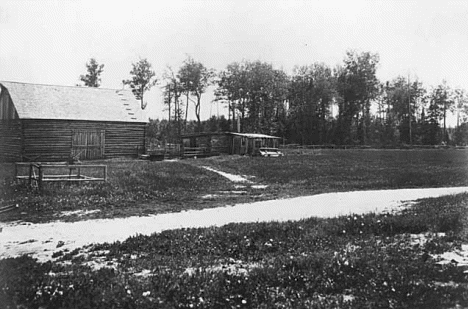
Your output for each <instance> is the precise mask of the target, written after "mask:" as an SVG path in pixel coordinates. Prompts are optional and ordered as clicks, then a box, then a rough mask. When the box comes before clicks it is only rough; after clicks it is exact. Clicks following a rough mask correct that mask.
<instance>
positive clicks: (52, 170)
mask: <svg viewBox="0 0 468 309" xmlns="http://www.w3.org/2000/svg"><path fill="white" fill-rule="evenodd" d="M25 172H26V173H25ZM15 178H16V179H17V180H27V181H28V184H29V186H30V187H32V188H37V189H39V190H42V187H43V183H44V182H51V183H54V182H83V181H107V165H101V164H99V165H97V164H86V165H81V164H77V165H73V164H47V163H16V164H15Z"/></svg>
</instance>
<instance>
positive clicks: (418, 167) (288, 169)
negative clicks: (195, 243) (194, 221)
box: [0, 150, 468, 222]
mask: <svg viewBox="0 0 468 309" xmlns="http://www.w3.org/2000/svg"><path fill="white" fill-rule="evenodd" d="M467 161H468V151H464V150H424V151H423V150H405V151H385V150H378V151H368V150H366V151H364V150H323V151H322V152H321V153H320V154H315V155H314V154H310V153H309V154H289V155H287V156H285V157H283V158H250V157H238V156H223V157H213V158H209V159H202V160H185V161H180V162H147V161H130V162H120V161H108V162H105V164H107V165H108V171H109V172H108V176H109V181H108V182H107V183H97V184H96V183H94V184H88V185H71V186H70V185H61V186H59V185H55V186H47V187H46V189H45V190H44V192H43V193H42V194H38V193H35V192H31V191H29V190H28V189H27V188H25V187H24V186H19V185H15V184H13V183H12V182H11V178H12V172H13V166H12V165H3V166H0V168H1V170H2V171H3V172H4V174H3V175H6V176H7V177H6V178H4V177H0V178H4V179H6V180H4V181H1V182H0V192H1V194H0V204H16V203H17V204H19V205H20V209H19V210H18V211H16V212H15V211H13V212H11V213H8V214H6V215H3V217H0V220H3V221H5V220H17V219H22V220H29V221H36V222H37V221H48V220H51V219H56V217H54V215H56V214H58V213H60V212H61V211H68V210H93V209H100V210H101V212H99V213H93V214H92V215H89V216H84V217H77V216H75V217H68V218H67V220H80V219H85V218H89V217H116V216H131V215H140V214H154V213H162V212H171V211H180V210H184V209H201V208H207V207H214V206H222V205H232V204H234V203H242V202H249V201H256V200H266V199H274V198H279V197H287V196H300V195H311V194H316V193H321V192H335V191H349V190H369V189H388V188H411V187H441V186H461V185H468V164H466V162H467ZM200 165H208V166H212V167H215V168H217V169H220V170H223V171H226V172H232V173H235V174H242V175H252V176H255V178H254V180H255V182H256V183H260V184H268V185H269V187H268V188H267V189H265V190H255V189H252V188H249V187H247V188H245V189H242V190H245V191H246V194H240V195H236V194H225V193H223V194H218V195H217V196H215V197H213V198H211V199H204V198H202V197H203V196H204V195H208V194H217V193H219V192H220V191H224V192H226V191H230V190H237V189H234V184H232V183H230V182H229V181H228V180H227V179H225V178H223V177H221V176H219V175H217V174H215V173H212V172H209V171H206V170H204V169H200V168H199V167H197V166H200ZM8 177H9V178H8ZM9 179H10V180H9ZM0 180H1V179H0Z"/></svg>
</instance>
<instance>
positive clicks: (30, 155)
mask: <svg viewBox="0 0 468 309" xmlns="http://www.w3.org/2000/svg"><path fill="white" fill-rule="evenodd" d="M78 130H79V131H86V130H91V131H98V130H104V132H105V145H104V158H115V157H126V156H136V155H137V153H138V151H141V150H142V149H144V147H145V123H127V122H99V121H79V120H43V119H23V120H21V125H20V127H11V129H10V131H8V132H9V136H11V138H10V139H11V141H12V145H11V146H9V147H10V148H11V149H10V148H8V149H6V154H8V157H12V155H14V154H15V152H14V151H18V149H20V153H21V155H20V157H22V159H23V160H32V161H64V160H68V159H69V157H70V155H71V153H72V136H73V132H74V131H78ZM18 132H19V133H18ZM13 141H14V142H13ZM13 144H14V145H13ZM18 144H19V145H18ZM3 148H5V147H3ZM0 149H1V148H0ZM1 151H2V153H3V152H4V151H3V150H1ZM15 160H17V159H15Z"/></svg>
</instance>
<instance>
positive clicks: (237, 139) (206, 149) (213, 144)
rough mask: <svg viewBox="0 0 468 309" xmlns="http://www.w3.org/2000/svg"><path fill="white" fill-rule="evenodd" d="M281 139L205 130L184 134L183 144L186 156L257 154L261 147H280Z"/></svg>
mask: <svg viewBox="0 0 468 309" xmlns="http://www.w3.org/2000/svg"><path fill="white" fill-rule="evenodd" d="M279 140H280V138H279V137H276V136H271V135H266V134H258V133H235V132H222V133H218V132H216V133H206V132H205V133H195V134H186V135H183V136H182V146H183V151H184V154H185V156H187V154H189V155H188V156H190V155H195V154H205V155H215V154H220V153H224V154H239V155H255V154H256V153H257V152H258V150H259V149H260V148H264V147H267V148H278V146H279ZM187 150H188V151H187Z"/></svg>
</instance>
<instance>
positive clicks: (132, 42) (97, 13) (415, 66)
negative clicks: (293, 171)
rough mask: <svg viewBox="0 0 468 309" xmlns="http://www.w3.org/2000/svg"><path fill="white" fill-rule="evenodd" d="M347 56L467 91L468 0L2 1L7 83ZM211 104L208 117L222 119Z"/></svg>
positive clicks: (154, 110) (156, 111)
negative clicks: (91, 72) (374, 57)
mask: <svg viewBox="0 0 468 309" xmlns="http://www.w3.org/2000/svg"><path fill="white" fill-rule="evenodd" d="M347 49H356V50H358V51H370V52H377V53H379V54H380V66H379V69H378V76H379V78H380V79H381V80H382V81H385V80H389V79H392V78H394V77H396V76H397V75H403V76H408V74H410V76H411V78H412V79H413V78H416V77H418V78H419V80H421V81H422V82H423V83H424V84H425V85H426V86H436V85H437V84H439V83H441V82H442V80H443V79H445V80H447V82H448V84H449V85H451V86H453V87H462V88H465V89H468V81H467V77H468V1H397V0H394V1H390V0H387V1H356V0H353V1H330V0H328V1H311V0H309V1H306V0H303V1H272V0H270V1H260V0H257V1H254V0H243V1H242V0H241V1H239V0H237V1H236V0H223V1H221V0H219V1H177V0H170V1H135V0H133V1H128V0H127V1H112V2H111V1H97V0H95V1H71V0H70V1H24V0H19V1H8V0H7V1H5V0H2V1H0V80H7V81H19V82H30V83H41V84H57V85H75V84H77V83H79V82H80V81H79V75H80V74H84V73H85V71H86V68H85V63H86V62H87V61H88V60H89V58H90V57H95V58H96V59H97V60H98V62H99V63H103V64H105V68H104V73H103V74H102V87H105V88H117V89H119V88H121V81H122V80H123V79H127V78H129V77H130V75H129V71H130V69H131V63H132V62H136V61H138V59H139V58H148V60H149V61H150V62H151V63H152V64H153V67H154V69H155V71H156V74H157V75H158V77H161V76H162V73H163V71H164V69H165V68H166V66H168V65H169V66H172V67H173V69H175V70H177V69H178V68H179V67H180V65H181V64H182V61H183V60H184V59H185V58H186V56H187V55H190V56H192V57H193V58H194V59H195V60H197V61H200V62H202V63H203V64H204V65H205V66H207V67H210V68H214V69H216V70H218V71H219V70H222V69H224V68H225V67H226V65H227V64H229V63H231V62H234V61H241V60H243V59H246V60H257V59H260V60H262V61H266V62H269V63H272V64H273V65H274V66H275V67H276V68H282V69H284V70H285V71H286V72H287V73H291V72H292V68H293V67H294V66H295V65H305V64H311V63H313V62H315V61H319V62H325V63H327V64H329V65H331V66H334V65H336V64H338V63H341V62H342V60H343V58H344V56H345V52H346V50H347ZM147 99H148V101H149V102H148V108H147V112H148V116H149V117H151V118H163V117H167V112H162V104H161V102H162V97H161V94H160V92H159V91H158V90H153V91H151V93H150V94H149V95H148V96H147ZM211 99H212V95H210V94H208V95H207V96H206V99H205V102H204V107H203V111H202V114H203V116H204V118H207V117H209V116H210V106H211V114H212V115H216V113H217V108H216V106H215V105H213V106H212V105H211V103H210V100H211ZM219 111H220V113H221V112H222V108H219ZM192 115H193V112H192ZM192 115H191V116H192Z"/></svg>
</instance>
